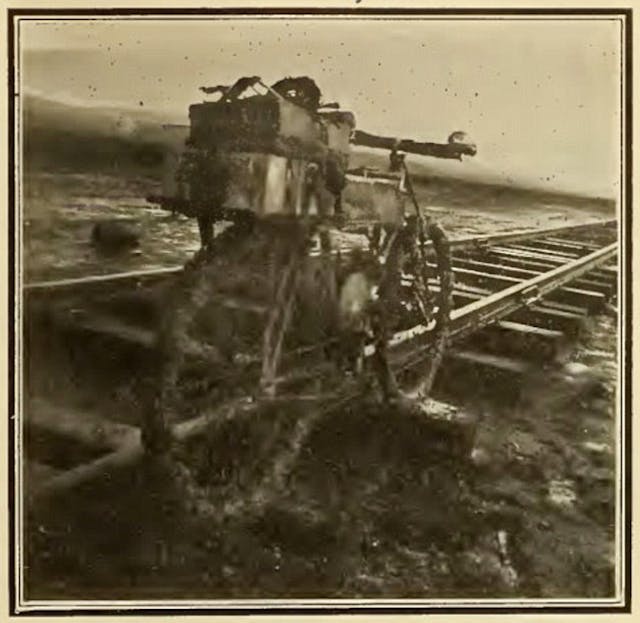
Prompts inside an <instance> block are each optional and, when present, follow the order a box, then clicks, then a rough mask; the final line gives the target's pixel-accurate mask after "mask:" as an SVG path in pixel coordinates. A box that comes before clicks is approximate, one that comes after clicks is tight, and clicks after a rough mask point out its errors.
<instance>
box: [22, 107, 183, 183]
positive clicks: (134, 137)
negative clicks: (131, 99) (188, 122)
mask: <svg viewBox="0 0 640 623" xmlns="http://www.w3.org/2000/svg"><path fill="white" fill-rule="evenodd" d="M23 111H24V116H23V123H24V164H25V168H27V169H47V170H61V169H65V170H67V169H72V170H78V171H91V170H95V169H101V168H102V169H105V172H107V171H113V170H114V169H115V170H118V171H121V172H123V173H126V172H130V173H134V174H138V173H147V174H149V175H154V176H156V175H157V176H159V175H160V165H161V164H162V159H163V154H164V151H165V150H166V149H167V148H171V147H175V146H177V145H179V144H180V143H183V142H184V139H185V137H186V129H184V128H163V124H165V123H166V122H167V120H166V119H163V118H162V117H161V116H160V115H158V114H157V113H153V112H149V111H146V110H143V109H141V110H139V111H138V110H124V109H118V108H115V107H106V106H105V107H86V106H79V105H73V104H68V103H62V102H57V101H53V100H49V99H46V98H43V97H40V96H37V95H26V96H25V97H24V99H23Z"/></svg>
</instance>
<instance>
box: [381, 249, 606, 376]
mask: <svg viewBox="0 0 640 623" xmlns="http://www.w3.org/2000/svg"><path fill="white" fill-rule="evenodd" d="M617 251H618V243H617V242H614V243H612V244H610V245H608V246H606V247H604V248H602V249H598V250H597V251H594V252H592V253H590V254H588V255H585V256H583V257H580V258H578V259H576V260H573V261H571V262H568V263H566V264H563V265H562V266H558V267H557V268H554V269H553V270H550V271H547V272H546V273H542V274H540V275H537V276H536V277H533V278H531V279H528V280H526V281H522V282H520V283H517V284H514V285H513V286H510V287H508V288H505V289H503V290H499V291H498V292H494V293H492V294H490V295H489V296H486V297H484V298H481V299H479V300H477V301H474V302H472V303H469V304H468V305H465V306H464V307H459V308H457V309H454V310H453V311H452V312H451V319H450V322H449V335H450V337H451V338H452V339H460V338H462V337H466V336H467V335H469V334H471V333H473V332H475V331H477V330H478V329H481V328H483V327H485V326H487V325H489V324H492V323H493V322H496V321H497V320H501V319H502V318H504V317H506V316H509V315H510V314H512V313H514V312H516V311H518V310H519V309H521V308H522V307H527V306H529V305H531V304H532V303H535V302H537V301H539V300H540V299H542V298H544V296H545V295H547V294H550V293H551V292H553V291H554V290H556V289H557V288H559V287H561V286H563V285H565V284H566V283H568V282H570V281H573V280H574V279H576V278H578V277H580V276H582V275H584V274H585V273H587V272H589V271H590V270H593V269H594V268H596V267H597V266H600V265H601V264H603V263H604V262H606V261H607V260H609V259H610V258H611V257H613V256H614V255H615V254H616V253H617ZM434 325H435V323H434V322H432V323H431V324H430V325H429V326H425V325H418V326H416V327H412V328H411V329H407V330H406V331H404V332H401V333H397V334H396V335H395V336H394V339H393V345H394V346H396V345H400V344H403V343H407V342H409V341H411V340H413V339H416V338H418V337H420V336H425V337H426V339H425V341H424V342H423V343H422V344H421V345H420V346H419V347H418V348H417V349H413V350H411V351H410V352H408V353H406V354H405V355H404V356H403V357H402V359H401V361H398V362H395V363H396V364H397V365H398V366H399V367H401V368H404V367H410V366H411V365H416V364H417V363H418V362H416V361H413V360H414V359H415V358H416V357H418V358H419V359H422V358H424V357H425V356H426V352H427V351H428V350H429V348H430V347H431V344H430V342H429V339H428V333H429V332H430V331H431V330H432V329H433V327H434Z"/></svg>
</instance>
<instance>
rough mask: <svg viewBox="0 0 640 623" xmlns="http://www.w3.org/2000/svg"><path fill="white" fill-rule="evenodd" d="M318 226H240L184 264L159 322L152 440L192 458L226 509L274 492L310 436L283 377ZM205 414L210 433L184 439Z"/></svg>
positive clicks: (163, 450) (150, 445) (155, 446)
mask: <svg viewBox="0 0 640 623" xmlns="http://www.w3.org/2000/svg"><path fill="white" fill-rule="evenodd" d="M311 233H312V232H311V231H310V230H309V228H307V227H305V226H303V225H301V224H298V223H289V224H287V223H278V224H270V223H265V222H264V221H258V220H255V221H248V222H246V223H239V224H234V225H232V226H231V227H229V229H228V230H226V231H225V232H223V233H222V234H221V235H219V236H218V237H217V238H215V239H214V241H213V242H212V244H211V245H210V247H209V248H208V249H205V250H202V251H201V252H200V253H199V254H198V256H197V257H196V258H195V259H194V260H193V262H192V263H191V264H190V265H189V266H187V267H186V268H185V270H184V271H183V274H182V275H181V278H180V280H179V281H178V282H177V283H176V285H175V288H174V289H173V290H172V291H171V295H170V296H171V300H170V301H168V304H167V307H166V309H165V313H164V316H163V320H162V322H161V323H160V327H159V330H158V347H159V348H158V351H159V354H160V358H161V362H160V366H159V374H158V377H159V378H158V383H157V388H156V391H155V396H154V401H153V405H152V408H151V409H149V412H148V414H147V418H146V420H145V422H144V427H143V428H144V441H145V446H146V448H147V450H148V451H149V453H150V454H151V455H156V456H158V455H171V456H172V457H173V458H174V459H176V460H177V461H176V462H177V463H181V464H182V465H189V471H190V472H191V476H190V478H191V477H193V478H195V479H196V480H197V481H198V482H199V483H200V484H201V485H202V487H204V488H205V489H206V490H207V494H206V497H207V500H209V502H210V501H211V500H217V501H218V503H217V505H216V506H217V508H218V509H219V510H220V512H225V513H226V512H232V511H238V510H241V509H242V508H244V507H245V506H246V505H247V504H255V503H256V501H257V500H260V499H262V500H263V499H265V498H266V497H267V496H266V494H265V491H266V490H267V489H274V488H276V486H277V482H280V480H281V475H284V474H286V472H287V465H288V463H289V458H288V457H289V456H292V455H291V451H292V447H295V446H296V439H301V438H302V437H304V430H305V427H304V426H302V425H301V422H300V420H301V419H303V416H304V412H303V411H304V409H303V406H301V404H300V403H299V401H296V400H295V397H294V400H291V399H290V398H291V397H288V398H287V400H279V399H278V385H279V383H280V381H281V378H280V377H279V374H280V371H281V365H280V364H281V361H282V358H283V349H284V348H285V345H287V347H288V346H289V344H287V340H286V338H287V336H288V333H289V328H290V326H291V323H292V319H293V316H294V310H295V307H296V301H297V299H298V298H299V294H300V288H299V284H300V281H301V276H302V274H303V272H305V267H307V263H308V259H309V257H308V250H309V239H310V235H311ZM306 272H307V273H308V272H309V271H306ZM326 274H327V273H326V272H323V271H321V272H320V275H321V276H323V275H324V276H326ZM316 285H321V284H318V283H316ZM325 285H327V286H328V289H329V290H331V283H328V284H325ZM316 307H317V305H316ZM301 409H302V411H301ZM198 419H200V420H201V421H202V425H201V426H200V424H199V425H198V426H200V428H201V429H203V430H204V434H205V437H206V439H205V440H204V441H202V440H200V441H199V442H198V443H197V444H196V443H194V444H191V445H190V444H189V443H176V441H178V440H180V438H184V436H185V433H184V431H185V430H188V429H189V427H190V426H191V425H192V424H191V423H193V422H194V421H198ZM188 434H189V433H188V432H187V433H186V436H188ZM185 453H186V455H188V456H186V455H185ZM294 454H295V452H294ZM276 481H277V482H276ZM223 509H226V510H223Z"/></svg>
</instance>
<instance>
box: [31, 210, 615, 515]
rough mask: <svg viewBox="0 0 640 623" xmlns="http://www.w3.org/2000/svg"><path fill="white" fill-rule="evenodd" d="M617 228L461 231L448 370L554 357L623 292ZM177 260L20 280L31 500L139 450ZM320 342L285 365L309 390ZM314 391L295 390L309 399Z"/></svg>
mask: <svg viewBox="0 0 640 623" xmlns="http://www.w3.org/2000/svg"><path fill="white" fill-rule="evenodd" d="M616 235H617V229H616V222H615V221H600V222H596V223H588V224H585V225H581V226H571V227H556V228H545V229H539V230H526V231H514V232H506V233H498V234H493V235H486V236H474V237H467V238H462V239H459V240H455V241H452V242H451V245H450V246H451V250H452V267H453V273H454V277H455V285H454V292H453V299H454V310H453V312H452V315H451V325H450V329H451V339H452V344H451V348H450V350H449V352H448V354H447V356H446V359H445V362H444V366H443V373H442V375H441V376H443V377H444V378H446V377H447V369H455V370H456V371H457V372H456V373H458V372H459V370H460V369H464V368H465V367H466V368H469V367H472V368H473V367H475V368H481V369H484V368H486V369H491V370H492V371H493V372H494V373H495V372H498V373H500V374H506V375H512V374H516V375H517V374H520V373H522V372H523V371H525V370H526V369H528V368H530V367H531V366H532V365H539V364H540V363H542V362H550V361H553V360H554V358H556V357H557V356H558V354H559V353H560V352H561V351H562V350H563V349H565V348H566V347H567V344H568V343H570V340H571V339H572V338H574V337H575V336H576V335H577V333H578V332H579V330H580V326H581V325H582V324H583V323H584V322H585V319H586V318H587V317H588V316H590V315H593V314H597V313H599V312H600V311H601V310H603V309H604V307H605V305H615V303H616V297H617V291H618V275H617V266H616V262H615V258H616V254H617V242H616ZM179 270H180V268H177V267H176V268H163V269H158V270H151V271H137V272H127V273H120V274H115V275H104V276H102V275H100V276H95V277H85V278H81V279H66V280H59V281H49V282H38V283H31V284H27V285H26V286H25V287H24V291H23V297H24V303H25V307H24V309H25V314H24V316H25V348H24V352H25V353H26V354H27V355H26V361H25V364H26V365H25V371H24V372H25V391H24V404H23V406H24V410H23V411H24V412H23V431H24V435H23V439H24V450H25V456H26V465H25V469H24V475H25V478H24V484H25V493H26V494H27V497H28V499H29V500H30V501H31V502H33V503H37V502H38V501H40V500H46V499H49V498H51V497H57V496H59V495H62V494H63V493H64V492H65V491H68V490H70V489H73V488H74V487H76V486H78V485H81V484H82V483H87V482H91V481H92V480H95V479H99V478H101V477H107V478H108V477H109V474H110V473H111V472H112V471H113V470H116V469H120V468H122V467H124V466H127V465H131V464H133V463H135V462H136V461H137V460H139V459H140V458H141V457H142V455H143V449H142V445H141V439H140V428H139V423H138V417H139V411H140V409H141V408H142V407H141V405H142V403H143V400H144V391H145V388H146V387H148V386H149V384H150V383H152V382H153V374H154V369H155V368H154V366H155V364H156V361H155V359H156V357H155V352H154V346H155V345H154V333H153V330H152V328H151V327H152V325H153V321H154V318H155V314H156V312H157V308H158V306H159V305H161V301H162V297H163V296H164V295H166V293H167V289H170V288H171V277H172V275H174V274H176V273H177V272H179ZM409 281H410V277H409V276H407V284H408V282H409ZM221 305H223V306H227V307H231V308H232V309H243V305H244V303H243V302H242V301H236V300H233V299H229V300H221ZM245 311H246V310H245ZM249 311H251V312H252V313H259V312H260V310H255V309H254V310H249ZM432 328H433V327H431V326H423V325H417V326H410V327H407V328H406V330H403V331H401V332H399V333H398V334H396V335H395V336H394V338H393V340H392V349H391V358H392V364H393V366H394V367H395V368H396V369H397V370H398V371H399V372H401V373H402V374H403V375H404V376H403V377H402V378H403V379H404V380H405V381H406V383H407V385H408V386H409V385H410V384H411V382H412V380H414V379H415V377H416V370H419V369H420V366H421V364H423V363H424V361H425V358H426V355H427V354H428V352H429V348H430V334H431V329H432ZM316 350H317V349H314V348H310V349H306V350H305V352H299V353H297V354H296V362H297V364H298V365H297V366H294V367H287V368H286V369H285V372H284V373H283V377H282V379H281V383H282V386H283V388H285V387H288V386H291V387H292V388H293V387H295V388H297V389H298V396H300V391H299V389H300V387H301V386H302V387H307V386H308V384H309V381H310V380H311V381H313V380H314V379H315V378H317V377H321V376H322V373H323V368H322V364H321V363H319V362H318V361H317V359H314V357H313V355H314V354H315V351H316ZM301 363H302V365H300V364H301ZM45 371H46V372H45ZM449 376H450V375H449ZM303 394H304V392H303ZM357 395H358V389H357V387H356V386H355V384H354V386H353V387H352V386H350V385H349V383H346V384H345V389H344V390H343V391H341V392H340V393H339V394H337V395H333V394H326V393H325V394H322V395H321V397H319V398H318V397H316V398H315V400H316V402H317V401H320V402H321V404H322V409H321V410H319V411H318V413H320V411H322V412H326V411H327V410H331V409H337V408H340V406H342V405H344V404H345V403H347V402H348V401H349V400H352V399H354V398H356V397H357ZM62 396H64V397H65V399H64V402H63V401H62V398H61V397H62ZM68 396H72V397H73V399H72V400H71V401H69V400H67V399H66V398H67V397H68ZM305 396H306V395H303V396H302V398H299V399H302V400H314V398H313V397H311V398H309V397H305ZM283 399H284V400H286V396H285V398H283ZM239 402H240V403H242V400H239V399H237V398H228V399H226V400H221V401H220V403H219V404H217V405H215V406H212V407H211V408H210V409H209V410H208V411H207V412H201V413H195V414H192V417H187V418H186V419H185V420H184V421H182V422H179V423H177V424H176V425H175V426H174V434H175V435H176V436H177V437H178V438H181V439H186V438H189V437H192V436H194V435H197V434H198V433H200V432H202V431H204V430H205V429H206V427H207V424H208V422H209V421H210V420H211V418H212V417H216V418H220V417H221V414H222V417H224V414H225V413H228V414H229V417H231V416H233V417H238V416H239V415H241V414H242V413H250V412H251V408H252V407H251V405H250V404H246V403H243V404H241V405H240V406H238V403H239ZM90 404H91V405H96V404H98V405H101V407H100V408H98V409H94V406H87V405H90ZM125 404H126V405H127V406H124V405H125ZM432 407H433V408H434V409H435V410H436V411H438V410H441V411H444V412H447V413H448V412H449V411H450V405H446V404H444V403H436V402H435V401H432ZM307 424H308V426H307V428H309V427H310V426H311V425H312V423H311V422H308V423H307ZM303 428H304V427H303ZM305 430H306V429H305ZM302 432H304V431H302V429H301V434H302ZM294 459H295V457H294V456H292V457H288V460H294ZM279 469H282V465H280V468H279Z"/></svg>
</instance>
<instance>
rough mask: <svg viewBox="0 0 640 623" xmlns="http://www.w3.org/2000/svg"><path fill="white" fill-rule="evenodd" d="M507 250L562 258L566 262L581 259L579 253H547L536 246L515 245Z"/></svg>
mask: <svg viewBox="0 0 640 623" xmlns="http://www.w3.org/2000/svg"><path fill="white" fill-rule="evenodd" d="M532 242H535V241H532ZM507 248H508V249H516V250H517V251H527V252H529V253H538V254H540V255H542V256H545V257H553V258H561V259H563V260H564V261H565V262H566V261H567V260H575V259H577V258H578V257H580V254H579V253H571V252H569V251H545V250H544V249H541V248H540V247H538V246H536V245H535V244H531V245H524V244H514V245H509V246H508V247H507Z"/></svg>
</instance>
